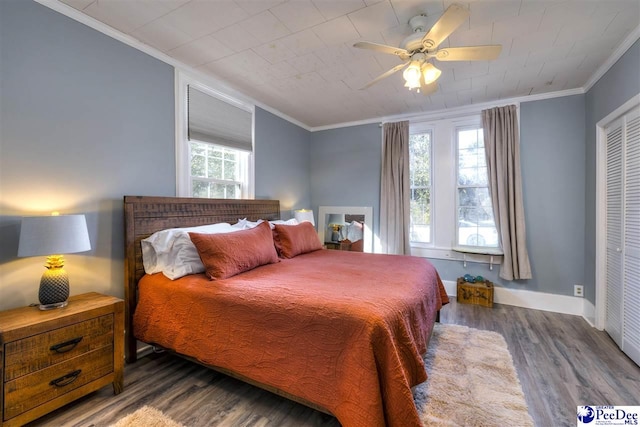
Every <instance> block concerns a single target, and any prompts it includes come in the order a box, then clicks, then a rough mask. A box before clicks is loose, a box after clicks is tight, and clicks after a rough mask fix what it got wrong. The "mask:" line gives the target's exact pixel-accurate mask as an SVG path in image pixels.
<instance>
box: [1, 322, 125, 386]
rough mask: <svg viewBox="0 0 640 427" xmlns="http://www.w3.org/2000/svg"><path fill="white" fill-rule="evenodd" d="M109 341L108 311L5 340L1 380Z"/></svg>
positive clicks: (43, 366)
mask: <svg viewBox="0 0 640 427" xmlns="http://www.w3.org/2000/svg"><path fill="white" fill-rule="evenodd" d="M112 345H113V315H112V314H109V315H106V316H100V317H97V318H94V319H90V320H86V321H84V322H79V323H76V324H73V325H69V326H66V327H64V328H59V329H54V330H52V331H51V332H50V333H47V334H39V335H35V336H32V337H28V338H24V339H21V340H16V341H13V342H9V343H7V344H6V345H5V373H4V381H5V382H6V381H11V380H13V379H16V378H18V377H21V376H23V375H28V374H30V373H32V372H36V371H39V370H41V369H45V368H47V367H49V366H52V365H55V364H56V363H60V362H63V361H65V360H69V359H72V358H74V357H77V356H79V355H81V354H84V353H87V352H89V351H92V350H95V349H98V348H102V347H106V346H109V347H112Z"/></svg>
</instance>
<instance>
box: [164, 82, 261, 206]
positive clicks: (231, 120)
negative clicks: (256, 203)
mask: <svg viewBox="0 0 640 427" xmlns="http://www.w3.org/2000/svg"><path fill="white" fill-rule="evenodd" d="M177 87H178V90H177V94H176V100H177V102H178V105H177V108H176V110H177V115H178V117H177V129H178V136H177V140H176V172H177V193H178V196H183V197H203V198H217V199H218V198H219V199H240V198H244V199H247V198H252V197H253V195H254V189H253V107H252V106H250V105H245V104H242V103H240V102H238V101H236V100H233V99H231V98H229V97H228V96H226V95H224V94H221V93H219V92H217V91H214V90H212V89H211V88H209V87H206V86H204V85H202V84H201V83H199V82H197V81H193V80H192V79H190V78H189V77H187V76H185V75H184V74H182V73H178V86H177Z"/></svg>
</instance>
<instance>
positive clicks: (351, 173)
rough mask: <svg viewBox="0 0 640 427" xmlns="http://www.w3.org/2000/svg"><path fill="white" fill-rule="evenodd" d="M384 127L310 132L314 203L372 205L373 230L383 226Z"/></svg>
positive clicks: (375, 126) (375, 232) (374, 126)
mask: <svg viewBox="0 0 640 427" xmlns="http://www.w3.org/2000/svg"><path fill="white" fill-rule="evenodd" d="M381 147H382V141H381V130H380V127H379V126H378V125H377V124H368V125H361V126H352V127H346V128H339V129H331V130H325V131H320V132H314V133H312V134H311V150H310V151H311V168H310V175H311V205H312V206H313V210H314V212H315V217H316V219H317V218H318V206H371V207H372V208H373V220H374V221H373V232H374V234H375V235H378V230H379V228H380V225H379V223H380V221H379V219H380V218H379V210H380V168H381V164H382V159H381V158H382V148H381Z"/></svg>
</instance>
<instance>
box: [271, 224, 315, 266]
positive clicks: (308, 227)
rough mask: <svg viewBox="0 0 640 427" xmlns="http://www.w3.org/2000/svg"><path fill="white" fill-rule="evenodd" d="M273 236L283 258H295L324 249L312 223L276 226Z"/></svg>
mask: <svg viewBox="0 0 640 427" xmlns="http://www.w3.org/2000/svg"><path fill="white" fill-rule="evenodd" d="M273 234H274V243H275V245H276V248H277V249H278V253H279V254H280V256H281V257H282V258H293V257H295V256H296V255H300V254H306V253H307V252H313V251H317V250H318V249H322V243H320V239H319V238H318V234H317V233H316V230H315V228H313V225H312V224H311V223H310V222H303V223H301V224H298V225H281V224H276V225H275V229H274V232H273Z"/></svg>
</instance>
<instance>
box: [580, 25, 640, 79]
mask: <svg viewBox="0 0 640 427" xmlns="http://www.w3.org/2000/svg"><path fill="white" fill-rule="evenodd" d="M638 39H640V25H638V26H637V27H636V28H635V30H633V31H632V32H631V33H630V34H629V35H628V36H627V37H626V38H625V39H624V40H623V41H622V44H620V46H618V47H617V48H616V50H614V51H613V53H612V54H611V56H609V58H607V60H606V61H605V62H604V64H602V65H601V66H600V67H599V68H598V69H597V70H596V72H595V73H593V74H592V75H591V77H590V78H589V80H587V82H586V83H585V84H584V86H583V89H584V91H585V92H588V91H589V89H591V88H592V87H593V85H595V84H596V83H597V82H598V80H600V78H601V77H602V76H604V74H605V73H606V72H607V71H609V69H610V68H611V67H613V65H614V64H615V63H616V62H617V61H618V59H620V58H621V57H622V55H624V54H625V53H626V52H627V50H629V48H630V47H631V46H632V45H633V44H634V43H635V42H636V40H638Z"/></svg>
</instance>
